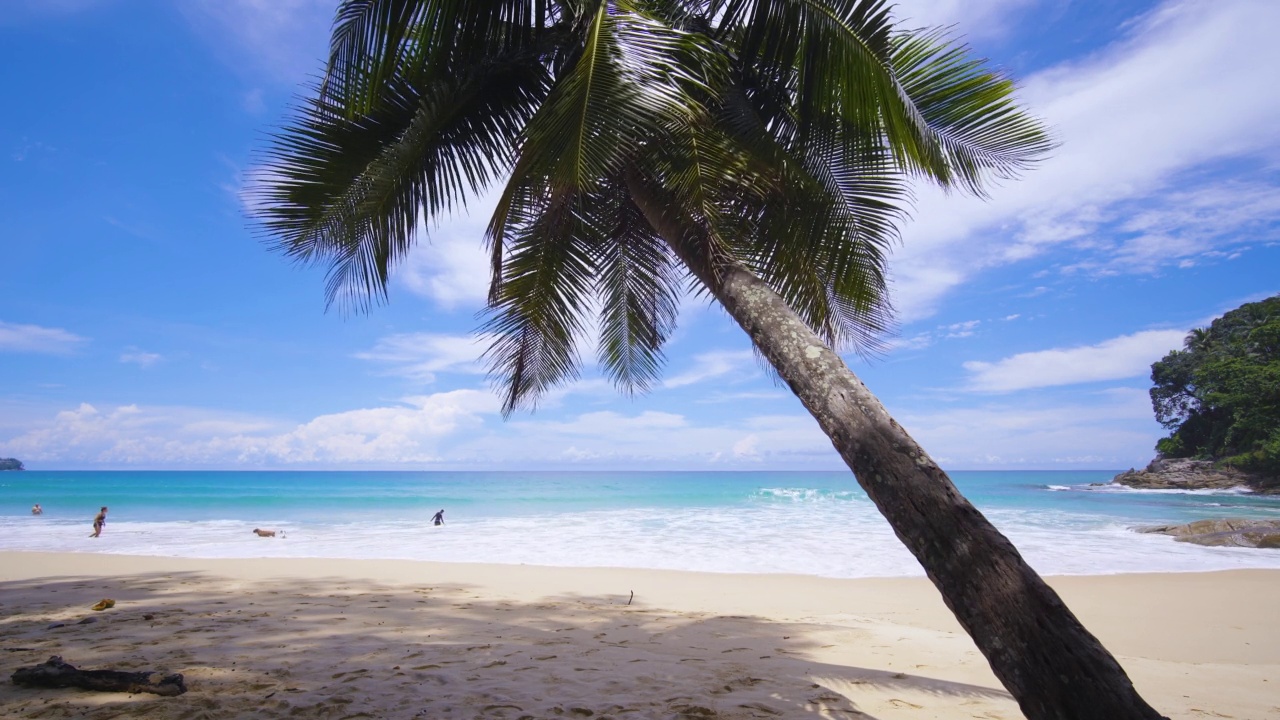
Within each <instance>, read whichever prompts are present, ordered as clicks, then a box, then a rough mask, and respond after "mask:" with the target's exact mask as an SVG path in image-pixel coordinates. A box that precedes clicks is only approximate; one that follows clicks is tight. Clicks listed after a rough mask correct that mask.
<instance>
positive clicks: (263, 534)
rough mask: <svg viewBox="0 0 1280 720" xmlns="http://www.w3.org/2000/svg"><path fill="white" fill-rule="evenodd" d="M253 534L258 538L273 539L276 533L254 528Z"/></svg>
mask: <svg viewBox="0 0 1280 720" xmlns="http://www.w3.org/2000/svg"><path fill="white" fill-rule="evenodd" d="M253 534H254V535H257V536H258V537H275V536H276V531H275V530H259V529H258V528H254V529H253Z"/></svg>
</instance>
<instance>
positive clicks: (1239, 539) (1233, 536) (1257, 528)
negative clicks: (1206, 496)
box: [1135, 518, 1280, 549]
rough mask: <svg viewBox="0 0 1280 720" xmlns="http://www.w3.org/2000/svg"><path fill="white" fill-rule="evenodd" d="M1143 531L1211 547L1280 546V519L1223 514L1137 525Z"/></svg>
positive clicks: (1277, 547) (1278, 547)
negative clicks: (1208, 518) (1186, 521)
mask: <svg viewBox="0 0 1280 720" xmlns="http://www.w3.org/2000/svg"><path fill="white" fill-rule="evenodd" d="M1135 530H1137V531H1138V532H1142V533H1160V534H1161V535H1172V536H1173V539H1174V540H1177V541H1178V542H1189V543H1195V544H1197V545H1208V546H1211V547H1251V548H1273V549H1280V520H1244V519H1241V518H1222V519H1218V520H1196V521H1195V522H1189V523H1186V524H1185V525H1155V526H1152V527H1140V528H1135Z"/></svg>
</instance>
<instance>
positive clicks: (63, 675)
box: [12, 655, 187, 696]
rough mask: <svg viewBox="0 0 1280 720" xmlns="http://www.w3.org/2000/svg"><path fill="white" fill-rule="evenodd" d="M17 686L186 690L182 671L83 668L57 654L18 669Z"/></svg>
mask: <svg viewBox="0 0 1280 720" xmlns="http://www.w3.org/2000/svg"><path fill="white" fill-rule="evenodd" d="M12 679H13V682H14V684H15V685H26V686H27V687H43V688H65V687H75V688H82V689H84V690H97V691H99V692H127V693H154V694H156V695H165V696H173V695H181V694H182V693H184V692H186V691H187V686H186V684H185V683H184V682H183V680H182V674H181V673H174V674H172V675H164V674H161V673H158V672H122V671H120V670H80V669H79V668H77V667H75V666H74V665H71V664H69V663H65V662H63V661H62V658H61V657H58V656H57V655H54V656H53V657H51V658H49V659H48V660H46V661H45V662H44V663H42V664H40V665H32V666H30V667H24V668H18V669H17V670H16V671H15V672H14V673H13V677H12Z"/></svg>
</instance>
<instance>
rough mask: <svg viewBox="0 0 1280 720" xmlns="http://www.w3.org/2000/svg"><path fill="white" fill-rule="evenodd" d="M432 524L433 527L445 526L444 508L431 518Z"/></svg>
mask: <svg viewBox="0 0 1280 720" xmlns="http://www.w3.org/2000/svg"><path fill="white" fill-rule="evenodd" d="M431 524H432V525H443V524H444V508H441V509H440V512H438V513H436V514H435V515H432V516H431Z"/></svg>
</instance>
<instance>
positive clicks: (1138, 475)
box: [1111, 458, 1280, 494]
mask: <svg viewBox="0 0 1280 720" xmlns="http://www.w3.org/2000/svg"><path fill="white" fill-rule="evenodd" d="M1111 482H1113V483H1118V484H1120V485H1126V486H1128V487H1132V488H1141V489H1145V490H1210V489H1227V488H1237V487H1238V488H1244V489H1246V490H1249V491H1250V492H1255V493H1263V494H1280V478H1275V477H1269V476H1266V475H1261V474H1258V473H1251V472H1246V471H1244V470H1238V469H1236V468H1227V467H1215V466H1214V463H1213V461H1212V460H1190V459H1186V458H1174V459H1167V458H1156V459H1155V460H1152V461H1151V464H1149V465H1147V467H1146V469H1144V470H1134V469H1130V470H1128V471H1126V472H1122V473H1120V474H1119V475H1116V476H1115V478H1113V479H1112V480H1111Z"/></svg>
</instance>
